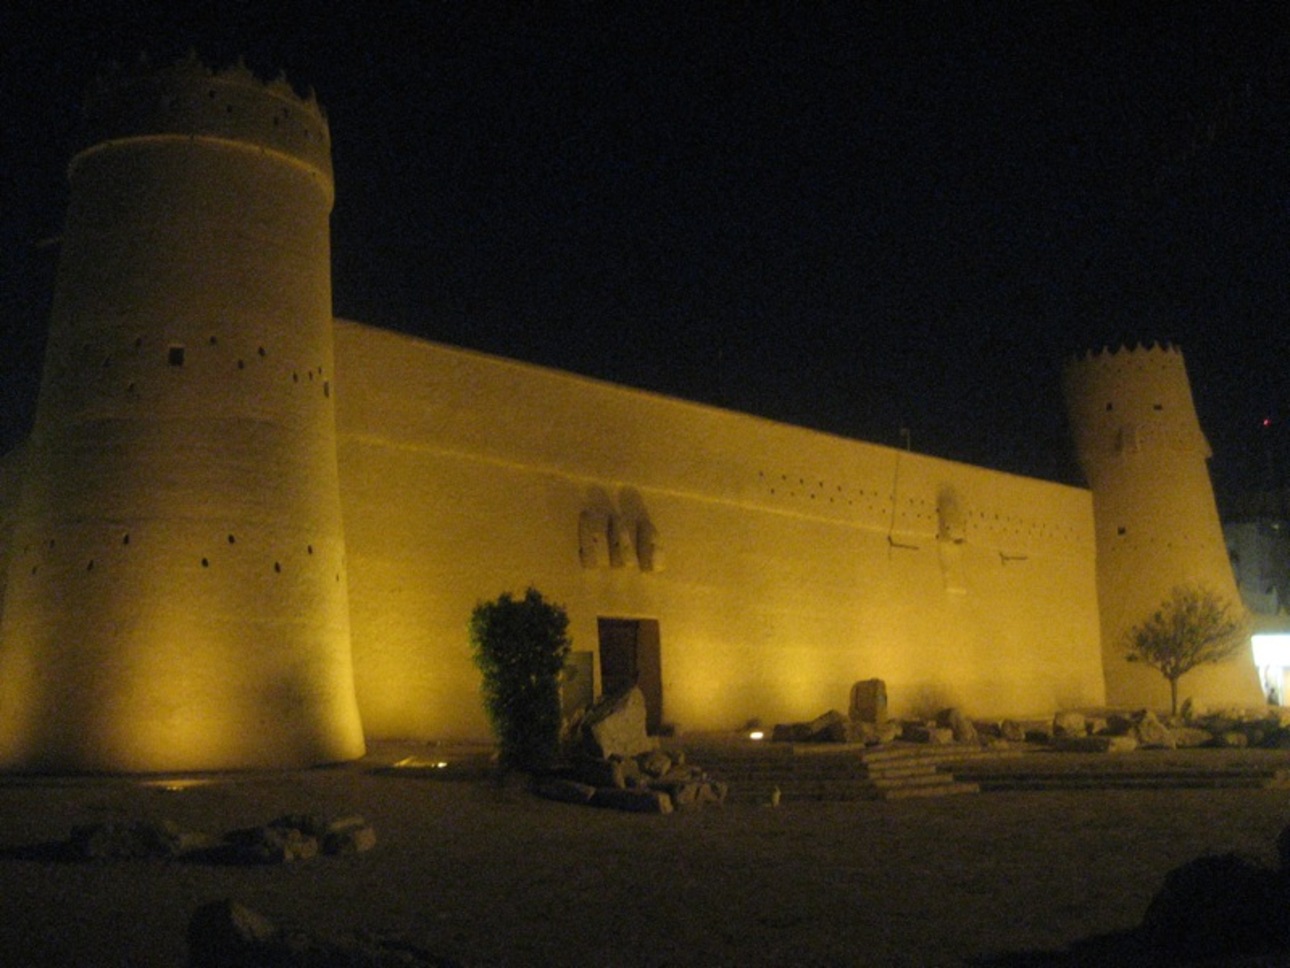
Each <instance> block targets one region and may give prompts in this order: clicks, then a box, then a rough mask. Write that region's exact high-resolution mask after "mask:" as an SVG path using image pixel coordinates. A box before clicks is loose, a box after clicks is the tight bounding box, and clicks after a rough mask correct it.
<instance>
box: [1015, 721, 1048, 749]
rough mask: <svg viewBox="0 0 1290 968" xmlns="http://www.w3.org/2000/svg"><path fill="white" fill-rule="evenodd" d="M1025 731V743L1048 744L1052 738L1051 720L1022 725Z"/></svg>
mask: <svg viewBox="0 0 1290 968" xmlns="http://www.w3.org/2000/svg"><path fill="white" fill-rule="evenodd" d="M1022 725H1023V726H1024V728H1025V731H1026V742H1027V743H1048V742H1051V740H1052V738H1053V723H1052V720H1044V721H1043V722H1028V723H1023V724H1022Z"/></svg>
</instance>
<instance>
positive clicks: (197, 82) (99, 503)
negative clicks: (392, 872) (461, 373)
mask: <svg viewBox="0 0 1290 968" xmlns="http://www.w3.org/2000/svg"><path fill="white" fill-rule="evenodd" d="M330 152H331V149H330V136H329V132H328V127H327V122H326V119H325V118H324V117H323V115H322V113H321V111H320V110H319V108H318V105H317V104H316V103H315V102H314V101H313V99H312V98H310V99H307V100H306V99H302V98H300V97H298V96H297V95H296V94H295V93H294V92H293V91H292V90H291V88H290V87H289V86H288V85H287V84H286V83H285V82H283V81H277V82H273V83H270V84H265V83H262V82H261V81H259V80H258V79H257V78H255V77H254V76H253V75H252V74H251V73H250V72H249V71H247V70H246V69H245V68H241V67H237V68H233V69H230V70H226V71H210V70H207V69H206V68H205V67H204V66H202V65H201V64H200V63H198V62H197V61H196V60H195V59H189V60H187V61H184V62H181V63H179V64H176V65H174V66H172V67H169V68H165V69H162V70H158V71H137V72H127V73H123V74H118V75H116V76H113V77H111V78H108V79H105V80H104V81H103V82H101V83H100V84H99V85H98V86H97V87H96V88H95V90H94V91H92V93H91V95H90V97H89V99H88V102H87V106H86V135H85V137H84V139H83V141H82V143H81V146H80V148H79V150H77V151H76V153H75V154H74V156H73V158H72V161H71V164H70V166H69V179H70V185H71V192H70V204H69V210H68V214H67V220H66V226H65V229H64V234H63V242H62V252H61V256H60V261H59V269H58V277H57V281H56V285H55V292H54V303H53V308H52V312H51V319H50V332H49V340H48V344H47V350H46V360H45V369H44V374H43V377H42V383H41V390H40V399H39V403H38V407H37V413H36V422H35V427H34V430H33V433H32V437H31V441H30V449H29V453H28V455H27V461H26V466H27V470H26V472H25V480H24V487H23V496H22V498H21V502H20V505H19V509H18V513H17V521H16V524H15V529H14V536H13V540H12V554H11V555H10V567H9V575H8V582H7V587H6V600H5V611H4V617H3V625H2V626H0V765H2V766H4V767H7V768H11V769H41V770H51V769H52V770H94V771H156V770H178V769H184V770H190V769H226V768H246V767H259V766H275V767H279V766H299V765H305V764H310V763H318V762H325V761H335V760H342V759H349V758H353V757H356V756H359V755H361V754H362V752H363V738H362V730H361V726H360V723H359V718H358V709H357V704H356V701H355V697H354V686H353V670H352V666H351V657H350V643H349V617H348V605H347V593H346V574H345V545H344V536H343V531H342V526H341V513H340V498H339V484H338V474H337V466H336V433H335V416H334V400H333V392H332V382H331V381H332V379H333V377H332V370H333V368H332V326H333V319H332V311H331V267H330V258H331V257H330V241H329V224H328V222H329V215H330V211H331V206H332V198H333V186H332V169H331V153H330Z"/></svg>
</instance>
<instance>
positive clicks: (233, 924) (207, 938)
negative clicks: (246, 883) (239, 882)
mask: <svg viewBox="0 0 1290 968" xmlns="http://www.w3.org/2000/svg"><path fill="white" fill-rule="evenodd" d="M278 933H279V932H278V928H277V926H276V925H275V924H274V923H273V922H272V921H270V920H269V919H268V918H266V917H264V916H263V915H261V914H257V913H256V912H255V911H252V910H251V909H250V908H247V907H243V906H242V905H241V904H238V903H237V902H236V901H233V900H230V899H225V900H222V901H213V902H211V903H210V904H203V905H202V906H201V907H199V908H198V909H197V910H196V911H194V912H193V916H192V918H191V919H190V920H189V922H188V963H189V965H191V966H192V968H242V966H244V965H258V964H265V963H266V961H265V960H264V959H265V956H266V954H267V953H268V950H269V949H271V948H272V947H273V946H274V945H275V944H276V942H277V941H278ZM267 963H271V962H267Z"/></svg>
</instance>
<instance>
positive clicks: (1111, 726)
mask: <svg viewBox="0 0 1290 968" xmlns="http://www.w3.org/2000/svg"><path fill="white" fill-rule="evenodd" d="M1135 725H1136V724H1135V723H1134V721H1133V718H1132V717H1130V716H1125V715H1124V714H1122V713H1112V714H1111V715H1110V716H1107V717H1106V727H1105V728H1104V729H1103V730H1102V732H1104V733H1107V734H1109V735H1111V736H1128V735H1129V734H1130V733H1132V732H1133V728H1134V726H1135Z"/></svg>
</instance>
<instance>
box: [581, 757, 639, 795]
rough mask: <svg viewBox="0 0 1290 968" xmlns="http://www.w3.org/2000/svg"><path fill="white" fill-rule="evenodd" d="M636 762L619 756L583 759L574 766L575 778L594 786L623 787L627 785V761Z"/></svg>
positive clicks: (633, 763) (633, 764)
mask: <svg viewBox="0 0 1290 968" xmlns="http://www.w3.org/2000/svg"><path fill="white" fill-rule="evenodd" d="M628 762H630V763H632V766H633V767H634V766H635V765H636V764H635V762H634V761H631V760H620V759H617V758H614V759H608V760H591V759H587V760H582V761H580V762H578V764H577V765H576V766H575V767H574V770H573V772H574V779H575V780H577V781H578V782H579V783H585V784H586V785H587V786H592V787H617V788H618V789H620V790H621V789H623V788H624V787H626V786H627V773H626V770H625V768H624V764H625V763H628Z"/></svg>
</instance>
